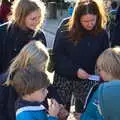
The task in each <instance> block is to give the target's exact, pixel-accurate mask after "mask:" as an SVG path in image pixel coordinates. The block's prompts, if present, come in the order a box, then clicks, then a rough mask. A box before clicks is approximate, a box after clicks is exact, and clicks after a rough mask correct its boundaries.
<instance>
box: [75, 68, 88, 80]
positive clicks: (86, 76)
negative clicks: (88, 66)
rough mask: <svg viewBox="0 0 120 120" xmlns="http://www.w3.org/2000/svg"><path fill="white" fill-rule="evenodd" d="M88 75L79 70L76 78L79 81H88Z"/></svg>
mask: <svg viewBox="0 0 120 120" xmlns="http://www.w3.org/2000/svg"><path fill="white" fill-rule="evenodd" d="M89 76H90V75H89V74H88V73H87V72H86V71H85V70H83V69H81V68H79V69H78V71H77V77H78V78H80V79H88V77H89Z"/></svg>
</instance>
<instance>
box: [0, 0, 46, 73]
mask: <svg viewBox="0 0 120 120" xmlns="http://www.w3.org/2000/svg"><path fill="white" fill-rule="evenodd" d="M11 12H12V13H11V16H9V22H8V23H4V24H2V25H1V26H0V56H2V59H0V73H4V72H6V70H7V68H8V66H9V64H10V61H11V60H12V59H13V58H14V57H15V56H16V55H17V54H18V53H19V51H20V50H21V48H22V47H23V46H24V45H26V44H27V43H28V42H30V41H31V40H41V42H43V43H44V44H45V45H46V39H45V36H44V34H43V32H42V31H41V30H40V26H41V25H42V23H43V21H44V15H45V6H44V3H43V2H41V1H40V0H15V1H14V3H13V5H12V6H11Z"/></svg>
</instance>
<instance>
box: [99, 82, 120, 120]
mask: <svg viewBox="0 0 120 120" xmlns="http://www.w3.org/2000/svg"><path fill="white" fill-rule="evenodd" d="M119 91H120V80H113V81H111V82H107V83H104V84H102V85H101V86H100V87H99V90H98V95H99V96H98V97H99V104H100V109H101V113H102V116H103V117H104V119H105V120H120V93H119Z"/></svg>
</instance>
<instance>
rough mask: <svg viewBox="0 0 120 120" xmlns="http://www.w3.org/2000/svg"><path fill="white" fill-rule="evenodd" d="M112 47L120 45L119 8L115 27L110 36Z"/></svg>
mask: <svg viewBox="0 0 120 120" xmlns="http://www.w3.org/2000/svg"><path fill="white" fill-rule="evenodd" d="M110 38H111V43H112V47H113V46H116V45H120V7H119V8H118V10H117V15H116V26H115V27H114V28H113V33H112V34H111V37H110Z"/></svg>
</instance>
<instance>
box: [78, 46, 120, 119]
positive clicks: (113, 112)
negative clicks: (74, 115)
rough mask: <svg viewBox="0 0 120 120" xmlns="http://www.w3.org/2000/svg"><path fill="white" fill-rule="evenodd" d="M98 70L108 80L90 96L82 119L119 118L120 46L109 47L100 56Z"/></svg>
mask: <svg viewBox="0 0 120 120" xmlns="http://www.w3.org/2000/svg"><path fill="white" fill-rule="evenodd" d="M97 71H98V72H99V74H100V76H101V78H102V79H103V80H104V81H106V82H105V83H103V84H101V85H100V86H99V87H98V89H97V90H96V91H95V92H94V94H93V95H92V97H91V98H89V99H90V101H88V104H87V107H86V109H85V112H84V113H83V114H82V115H81V118H80V120H119V119H120V114H119V113H120V109H119V106H120V103H119V101H120V95H119V93H118V92H119V91H120V81H119V80H120V47H115V48H109V49H107V50H105V51H104V52H103V53H102V54H101V55H100V56H99V57H98V60H97ZM107 81H109V82H107ZM89 99H88V100H89Z"/></svg>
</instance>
